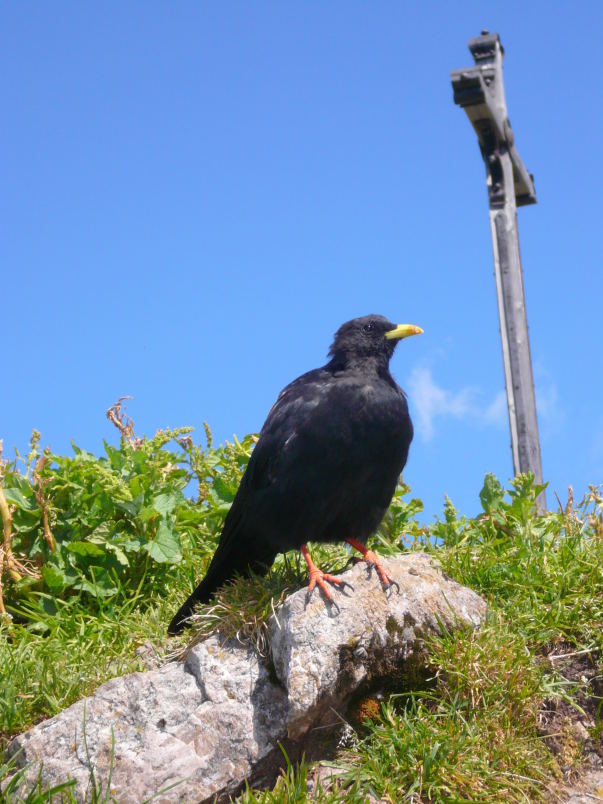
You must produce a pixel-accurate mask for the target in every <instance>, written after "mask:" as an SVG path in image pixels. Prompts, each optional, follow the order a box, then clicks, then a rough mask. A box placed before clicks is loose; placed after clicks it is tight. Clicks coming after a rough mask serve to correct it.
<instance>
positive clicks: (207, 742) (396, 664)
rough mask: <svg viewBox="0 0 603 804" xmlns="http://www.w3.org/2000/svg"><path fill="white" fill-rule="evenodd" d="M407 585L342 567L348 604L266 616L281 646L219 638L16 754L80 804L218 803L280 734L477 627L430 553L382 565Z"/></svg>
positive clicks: (289, 733) (459, 591) (469, 604)
mask: <svg viewBox="0 0 603 804" xmlns="http://www.w3.org/2000/svg"><path fill="white" fill-rule="evenodd" d="M384 565H385V567H386V569H387V571H388V573H389V574H390V575H391V577H392V578H393V579H394V580H395V581H396V582H397V584H398V585H399V589H395V588H393V589H390V590H389V592H388V593H387V594H386V593H385V592H384V591H383V590H382V588H381V586H380V584H379V581H378V578H377V577H376V575H375V574H374V573H371V572H370V570H369V569H368V568H367V565H366V564H364V563H363V562H361V563H359V564H357V565H356V566H354V567H353V568H352V569H350V570H348V571H347V572H346V573H344V574H343V576H342V577H344V578H345V579H346V580H347V581H348V582H349V583H350V584H352V586H353V591H351V590H348V592H347V594H341V593H338V592H337V591H335V592H334V595H337V602H338V604H339V607H340V611H339V612H337V611H336V610H335V609H334V608H333V607H327V606H326V605H325V603H324V601H323V600H322V599H321V597H320V596H319V594H317V593H315V595H314V597H313V598H312V599H311V600H310V602H309V603H306V592H305V590H301V591H299V592H296V593H294V594H292V595H291V596H289V597H288V598H287V599H286V600H285V602H284V604H283V605H282V606H281V608H280V609H279V610H278V612H277V614H276V616H275V617H273V619H272V622H271V624H270V647H271V655H270V656H269V657H267V658H263V657H260V656H258V655H257V653H256V652H255V651H254V650H253V649H252V648H250V647H248V646H245V645H241V644H239V643H237V642H234V641H226V640H224V639H223V638H221V637H220V636H219V635H218V636H214V637H211V638H210V639H208V640H206V641H205V642H203V643H201V644H200V645H197V646H195V647H194V648H193V649H192V650H191V651H190V653H189V654H188V657H187V658H186V660H185V661H184V662H172V663H170V664H167V665H165V666H164V667H160V668H158V669H153V670H149V671H147V672H144V673H132V674H130V675H127V676H123V677H121V678H115V679H112V680H111V681H109V682H107V683H106V684H104V685H103V686H102V687H100V688H99V689H98V690H97V691H96V692H95V693H94V694H93V695H91V696H90V697H89V698H86V699H84V700H82V701H79V702H78V703H76V704H74V705H73V706H71V707H69V708H68V709H66V710H65V711H63V712H61V713H60V714H59V715H57V716H55V717H53V718H51V719H49V720H47V721H44V722H43V723H40V724H38V725H37V726H34V727H33V728H31V729H30V730H29V731H27V732H26V733H24V734H22V735H20V736H19V737H17V738H15V740H13V742H12V744H11V746H10V749H9V751H10V754H11V755H13V756H15V757H16V758H17V762H18V763H19V765H20V766H24V765H28V766H29V770H28V773H29V778H32V779H33V778H35V776H36V775H37V773H38V771H39V768H40V766H41V768H42V779H43V781H44V783H45V784H47V785H51V784H57V783H59V782H64V781H65V780H66V779H68V778H71V779H74V780H75V787H74V792H75V794H76V796H77V798H78V800H82V801H84V800H86V799H87V798H90V797H91V794H92V790H93V787H94V785H97V786H99V787H102V790H103V791H106V792H108V793H109V796H113V797H114V798H115V799H116V800H117V801H119V802H124V804H126V803H129V802H132V804H138V802H141V801H144V800H145V799H147V798H149V797H151V796H155V798H154V800H155V801H158V802H175V801H183V802H195V801H206V800H208V801H212V800H213V799H214V797H215V796H216V795H217V796H218V797H221V798H225V797H227V796H228V795H229V794H232V793H234V792H236V790H237V789H238V788H240V786H241V784H242V783H243V782H244V781H245V780H246V779H248V778H250V777H251V778H255V779H257V778H258V776H259V777H261V775H262V773H263V772H264V771H263V770H262V769H266V768H269V767H270V766H271V762H272V760H273V759H274V758H275V757H276V756H277V755H279V756H280V752H279V750H278V743H279V741H283V740H285V739H288V740H289V741H291V740H293V741H300V740H303V738H304V735H306V734H307V733H308V731H309V729H311V728H315V727H316V726H317V725H318V724H323V723H324V722H325V718H326V719H327V720H328V719H329V718H330V719H331V721H332V720H333V713H334V712H335V713H342V714H345V708H346V704H347V702H348V701H349V700H350V698H351V696H352V695H353V694H354V693H355V692H357V691H358V690H359V689H361V688H363V687H365V686H367V685H368V684H370V683H371V682H374V681H375V680H378V679H384V678H387V677H388V676H389V675H390V674H391V673H393V672H395V673H400V672H401V671H402V670H403V668H404V666H405V663H406V662H408V661H409V659H410V657H416V656H417V651H418V649H419V648H420V646H421V644H422V638H423V636H424V635H425V634H427V633H429V632H431V631H437V630H439V628H440V624H444V625H445V626H447V627H451V628H454V627H456V626H457V625H458V624H459V623H464V624H468V625H471V626H477V625H478V624H479V623H480V622H481V620H482V618H483V616H484V614H485V604H484V602H483V600H482V599H481V598H480V597H478V595H476V594H475V593H474V592H472V591H471V590H469V589H467V588H465V587H462V586H460V585H459V584H457V583H456V582H454V581H452V580H451V579H449V578H448V577H447V576H446V575H445V574H444V573H443V572H442V571H441V569H440V568H439V566H438V564H437V562H435V561H434V560H433V559H432V558H431V557H429V556H427V555H425V554H423V553H410V554H406V555H402V556H399V557H396V558H390V559H386V560H384Z"/></svg>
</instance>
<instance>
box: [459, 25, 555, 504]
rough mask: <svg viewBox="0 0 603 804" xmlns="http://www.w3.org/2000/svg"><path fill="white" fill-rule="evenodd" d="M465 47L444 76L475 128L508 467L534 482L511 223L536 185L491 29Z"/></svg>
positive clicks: (520, 291)
mask: <svg viewBox="0 0 603 804" xmlns="http://www.w3.org/2000/svg"><path fill="white" fill-rule="evenodd" d="M469 50H470V51H471V53H472V54H473V56H474V58H475V66H474V67H470V68H467V69H464V70H455V71H453V72H452V73H451V80H452V87H453V90H454V101H455V103H457V104H458V105H459V106H461V107H462V108H463V109H464V110H465V112H466V113H467V116H468V118H469V120H470V122H471V125H472V126H473V128H474V129H475V132H476V134H477V138H478V142H479V146H480V150H481V153H482V157H483V159H484V164H485V166H486V184H487V187H488V199H489V205H490V232H491V235H492V249H493V252H494V274H495V278H496V291H497V298H498V314H499V321H500V336H501V343H502V353H503V365H504V371H505V386H506V389H507V407H508V411H509V425H510V430H511V451H512V455H513V468H514V471H515V473H516V474H517V473H518V472H528V471H529V472H533V474H534V478H535V481H536V483H539V484H540V483H542V461H541V455H540V440H539V437H538V419H537V415H536V396H535V393H534V378H533V374H532V359H531V355H530V340H529V334H528V321H527V315H526V304H525V293H524V287H523V273H522V267H521V255H520V251H519V233H518V227H517V207H518V206H524V205H526V204H535V203H536V192H535V190H534V180H533V177H532V176H531V174H530V173H528V171H527V169H526V167H525V165H524V164H523V162H522V161H521V159H520V157H519V154H518V153H517V150H516V149H515V144H514V138H513V131H512V129H511V125H510V123H509V119H508V117H507V106H506V100H505V91H504V83H503V72H502V58H503V49H502V46H501V44H500V39H499V37H498V34H489V33H488V32H487V31H484V32H482V35H481V36H479V37H477V38H476V39H472V40H470V42H469ZM537 504H538V509H539V510H540V511H544V510H545V509H546V499H545V495H544V492H542V494H540V496H539V497H538V500H537Z"/></svg>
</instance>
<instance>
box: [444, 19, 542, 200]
mask: <svg viewBox="0 0 603 804" xmlns="http://www.w3.org/2000/svg"><path fill="white" fill-rule="evenodd" d="M469 50H470V51H471V53H472V55H473V57H474V59H475V66H474V67H467V68H464V69H461V70H454V71H453V72H452V73H451V75H450V78H451V81H452V88H453V91H454V102H455V103H456V104H457V105H458V106H460V107H461V108H463V109H464V110H465V112H466V113H467V117H468V118H469V121H470V122H471V125H472V126H473V128H474V129H475V133H476V134H477V138H478V141H479V146H480V150H481V152H482V156H483V157H484V162H485V163H486V169H487V171H488V191H489V195H490V205H491V206H493V207H496V206H502V205H503V204H504V194H505V188H504V186H503V177H502V170H501V168H500V161H499V155H500V154H501V153H503V152H507V153H508V154H509V156H510V158H511V163H512V165H513V184H514V192H515V203H516V205H517V206H524V205H526V204H535V203H536V190H535V189H534V178H533V176H532V175H531V173H528V170H527V169H526V166H525V165H524V163H523V162H522V160H521V157H520V156H519V154H518V152H517V149H516V148H515V144H514V138H513V130H512V129H511V124H510V122H509V119H508V117H507V109H506V102H505V95H504V86H503V80H502V56H503V49H502V45H501V44H500V39H499V37H498V34H489V33H484V34H482V36H478V37H476V38H475V39H471V40H470V42H469Z"/></svg>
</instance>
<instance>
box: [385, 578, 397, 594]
mask: <svg viewBox="0 0 603 804" xmlns="http://www.w3.org/2000/svg"><path fill="white" fill-rule="evenodd" d="M394 586H395V587H396V594H397V595H399V594H400V584H399V583H398V581H394V579H393V578H390V577H389V576H388V578H387V583H386V584H384V585H383V588H384V589H385V592H386V593H387V592H389V591H390V589H393V588H394Z"/></svg>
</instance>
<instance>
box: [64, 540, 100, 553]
mask: <svg viewBox="0 0 603 804" xmlns="http://www.w3.org/2000/svg"><path fill="white" fill-rule="evenodd" d="M65 549H67V550H69V552H70V553H75V554H76V555H78V556H104V555H105V551H104V550H103V549H102V548H100V547H99V546H98V545H97V544H94V542H69V544H66V545H65Z"/></svg>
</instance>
